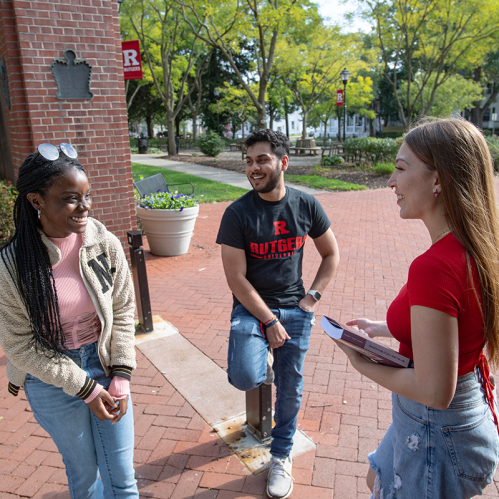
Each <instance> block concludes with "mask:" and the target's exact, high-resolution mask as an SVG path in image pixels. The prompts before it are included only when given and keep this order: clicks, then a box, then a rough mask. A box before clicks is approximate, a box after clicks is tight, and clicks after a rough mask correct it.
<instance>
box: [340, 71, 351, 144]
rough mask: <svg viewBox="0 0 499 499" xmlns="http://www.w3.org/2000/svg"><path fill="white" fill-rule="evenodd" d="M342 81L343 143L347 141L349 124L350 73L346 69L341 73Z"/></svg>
mask: <svg viewBox="0 0 499 499" xmlns="http://www.w3.org/2000/svg"><path fill="white" fill-rule="evenodd" d="M340 76H341V80H342V81H343V115H344V116H343V142H345V139H346V123H347V83H348V78H350V71H348V69H347V68H345V69H344V70H343V71H342V72H341V73H340Z"/></svg>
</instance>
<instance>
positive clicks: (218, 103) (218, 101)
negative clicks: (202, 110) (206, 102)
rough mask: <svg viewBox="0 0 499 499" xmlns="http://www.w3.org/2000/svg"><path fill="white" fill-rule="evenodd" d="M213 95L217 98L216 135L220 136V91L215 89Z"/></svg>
mask: <svg viewBox="0 0 499 499" xmlns="http://www.w3.org/2000/svg"><path fill="white" fill-rule="evenodd" d="M213 93H214V94H215V97H216V98H217V134H218V135H220V99H219V98H218V97H219V96H220V90H218V88H215V90H214V91H213Z"/></svg>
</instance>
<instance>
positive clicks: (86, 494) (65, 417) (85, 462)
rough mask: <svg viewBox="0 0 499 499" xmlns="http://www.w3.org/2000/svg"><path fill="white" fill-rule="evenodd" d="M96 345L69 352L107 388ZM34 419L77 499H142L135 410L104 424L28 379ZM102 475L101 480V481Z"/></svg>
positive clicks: (76, 401) (74, 401)
mask: <svg viewBox="0 0 499 499" xmlns="http://www.w3.org/2000/svg"><path fill="white" fill-rule="evenodd" d="M96 346H97V344H96V343H92V344H90V345H86V346H84V347H81V348H79V349H76V350H70V354H71V357H72V359H73V360H74V361H75V362H76V364H78V365H79V366H80V367H81V368H82V369H83V370H84V371H85V372H86V373H87V376H89V377H90V378H93V379H95V380H96V381H97V382H98V383H100V384H101V385H102V386H104V388H108V386H109V384H110V383H111V378H108V377H106V375H105V373H104V370H103V368H102V365H101V363H100V360H99V356H98V354H97V348H96ZM24 390H25V392H26V398H27V399H28V402H29V405H30V406H31V410H32V411H33V415H34V416H35V419H36V420H37V421H38V423H39V424H40V426H41V427H42V428H43V429H44V430H45V431H46V432H47V433H48V434H49V435H50V436H51V437H52V439H53V441H54V443H55V444H56V445H57V448H58V449H59V452H60V453H61V455H62V459H63V461H64V464H65V466H66V475H67V477H68V485H69V492H70V494H71V497H72V498H73V499H84V498H85V499H87V498H88V499H90V498H91V499H103V498H105V499H111V498H113V499H115V498H125V497H126V498H130V497H134V498H138V497H139V493H138V490H137V483H136V480H135V471H134V469H133V447H134V433H133V404H132V401H131V399H130V398H129V400H128V409H127V413H126V414H125V416H123V418H122V419H121V420H120V421H119V422H118V423H116V424H114V425H113V424H111V421H99V420H98V419H97V417H96V416H95V415H94V414H93V412H92V411H91V410H90V409H89V408H88V406H87V404H86V403H85V402H84V401H83V400H81V399H80V398H79V397H76V396H74V397H72V396H70V395H67V394H66V393H64V392H63V391H62V388H57V387H55V386H54V385H49V384H47V383H43V382H42V381H40V380H39V379H38V378H35V377H34V376H31V375H28V377H27V378H26V382H25V384H24ZM99 475H100V476H99Z"/></svg>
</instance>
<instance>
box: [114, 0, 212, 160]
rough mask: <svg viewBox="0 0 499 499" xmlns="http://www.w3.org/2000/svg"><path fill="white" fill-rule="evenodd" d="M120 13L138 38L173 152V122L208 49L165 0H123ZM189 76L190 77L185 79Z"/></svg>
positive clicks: (201, 66)
mask: <svg viewBox="0 0 499 499" xmlns="http://www.w3.org/2000/svg"><path fill="white" fill-rule="evenodd" d="M121 15H122V16H123V17H125V18H126V19H127V24H128V25H129V26H130V32H133V33H135V35H136V36H137V37H138V38H139V40H140V43H141V47H142V50H143V52H144V54H145V58H146V60H147V65H148V67H149V70H150V72H151V76H152V79H153V81H154V85H155V88H156V91H157V93H158V96H159V97H160V98H161V100H162V102H163V104H164V106H165V109H166V121H167V128H168V151H169V154H175V152H176V147H175V123H176V121H177V123H178V121H179V119H178V118H179V114H180V113H181V111H182V108H183V107H184V105H185V104H186V102H187V100H188V97H189V95H190V94H191V93H192V92H193V91H194V88H195V86H194V84H193V81H194V82H195V81H196V75H197V73H199V72H202V71H203V69H204V65H205V61H206V59H207V58H208V55H209V51H208V50H207V49H206V46H205V45H204V44H203V43H201V42H200V40H199V38H198V37H196V36H195V35H194V34H193V33H192V31H191V29H190V27H189V26H188V25H187V24H186V23H185V22H184V19H183V16H181V14H179V12H178V11H176V10H175V9H173V8H172V6H171V4H170V2H169V1H168V0H127V2H125V3H123V5H122V8H121ZM190 76H191V77H193V78H191V79H190V80H189V77H190ZM189 83H191V85H189Z"/></svg>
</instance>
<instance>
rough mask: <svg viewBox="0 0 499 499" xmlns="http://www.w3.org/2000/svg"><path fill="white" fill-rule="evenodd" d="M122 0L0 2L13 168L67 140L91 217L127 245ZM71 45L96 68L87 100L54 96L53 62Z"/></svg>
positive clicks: (131, 217) (131, 213)
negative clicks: (90, 202)
mask: <svg viewBox="0 0 499 499" xmlns="http://www.w3.org/2000/svg"><path fill="white" fill-rule="evenodd" d="M118 5H119V4H118V2H117V1H116V0H109V1H102V0H51V1H50V2H48V1H27V0H10V1H6V0H0V62H1V61H2V60H3V57H5V61H6V66H7V74H8V80H9V91H10V100H11V108H10V109H7V108H5V119H6V122H7V128H8V131H7V134H8V141H9V144H10V150H11V156H12V163H13V165H14V174H17V171H18V168H19V166H20V165H21V163H22V161H23V159H24V158H25V157H26V156H27V155H28V154H29V153H31V152H33V151H35V148H36V146H37V145H38V144H40V143H41V142H50V143H51V144H54V145H58V144H59V143H61V142H70V143H71V144H73V146H75V148H76V149H77V151H78V159H79V161H80V162H81V163H82V165H83V166H84V168H85V170H86V171H87V174H88V176H89V179H90V184H91V189H92V193H93V199H94V207H93V210H92V215H93V216H94V217H95V218H97V219H98V220H100V221H101V222H103V223H104V224H105V225H106V226H107V228H108V229H109V230H111V231H112V232H114V233H115V234H116V235H117V236H118V237H120V239H121V240H122V241H123V243H124V244H125V243H126V231H127V230H130V229H133V228H135V226H136V218H135V209H134V203H133V185H132V170H131V164H130V147H129V139H128V126H127V112H126V101H125V89H124V81H123V67H122V55H121V41H120V30H119V19H118ZM67 49H72V50H74V51H75V52H76V54H77V57H78V59H85V60H86V61H87V62H88V63H89V64H90V65H91V66H92V68H93V70H92V79H91V82H90V91H91V92H92V93H93V98H92V99H90V100H60V99H58V98H57V97H56V93H57V84H56V82H55V79H54V76H53V75H52V72H51V69H50V65H51V64H52V63H53V61H54V59H56V58H57V59H63V57H64V51H65V50H67ZM0 98H3V95H2V92H1V91H0ZM4 107H6V106H5V101H4Z"/></svg>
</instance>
